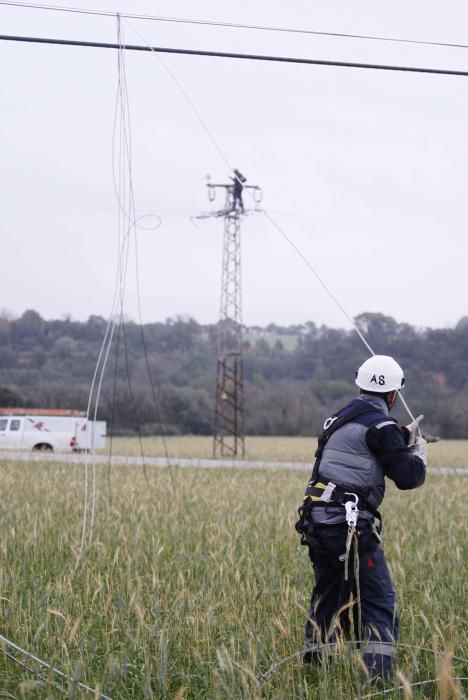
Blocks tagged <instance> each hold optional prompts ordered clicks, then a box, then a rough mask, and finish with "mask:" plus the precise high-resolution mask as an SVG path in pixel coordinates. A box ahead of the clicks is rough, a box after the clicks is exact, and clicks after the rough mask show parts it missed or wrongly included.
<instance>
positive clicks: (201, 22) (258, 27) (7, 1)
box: [0, 0, 468, 49]
mask: <svg viewBox="0 0 468 700" xmlns="http://www.w3.org/2000/svg"><path fill="white" fill-rule="evenodd" d="M0 5H9V6H11V7H23V8H28V9H34V10H50V11H55V12H68V13H75V14H83V15H95V16H101V17H114V16H115V14H116V13H115V12H111V11H109V10H94V9H89V8H79V7H63V6H60V5H44V4H39V3H30V2H13V1H12V0H0ZM119 14H120V16H121V17H123V18H125V19H137V20H146V21H152V22H171V23H175V24H194V25H198V26H202V27H217V28H222V29H243V30H255V31H262V32H279V33H284V34H303V35H306V36H320V37H326V38H339V39H360V40H364V41H385V42H391V43H399V44H416V45H420V46H443V47H446V48H455V49H467V48H468V45H467V44H457V43H452V42H445V41H427V40H424V39H402V38H400V37H388V36H375V35H372V34H350V33H346V32H324V31H318V30H314V29H301V28H298V27H275V26H271V25H263V24H242V23H240V22H220V21H216V20H208V19H193V18H183V17H163V16H157V15H143V14H132V13H126V12H120V13H119Z"/></svg>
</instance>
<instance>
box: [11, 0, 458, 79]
mask: <svg viewBox="0 0 468 700" xmlns="http://www.w3.org/2000/svg"><path fill="white" fill-rule="evenodd" d="M0 1H1V0H0ZM0 41H18V42H26V43H32V44H52V45H58V46H82V47H86V48H97V49H120V48H121V47H120V46H119V44H113V43H109V42H102V41H78V40H73V39H50V38H46V37H33V36H17V35H11V34H0ZM124 48H125V50H126V51H153V52H154V53H168V54H179V55H185V56H205V57H208V58H235V59H242V60H248V61H267V62H275V63H296V64H302V65H314V66H332V67H335V68H365V69H371V70H385V71H397V72H403V73H426V74H430V75H451V76H458V77H464V78H467V77H468V71H466V70H449V69H447V68H422V67H417V66H396V65H389V64H383V63H357V62H355V61H330V60H325V59H316V58H297V57H296V58H295V57H293V56H274V55H264V54H248V53H236V52H227V51H202V50H200V49H178V48H169V47H163V46H141V45H140V44H126V45H125V46H124Z"/></svg>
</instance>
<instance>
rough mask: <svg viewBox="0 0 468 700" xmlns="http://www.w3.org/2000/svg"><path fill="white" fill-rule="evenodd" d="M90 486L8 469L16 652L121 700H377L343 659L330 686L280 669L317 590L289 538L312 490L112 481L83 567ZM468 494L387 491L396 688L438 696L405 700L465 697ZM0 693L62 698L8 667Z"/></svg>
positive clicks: (282, 482)
mask: <svg viewBox="0 0 468 700" xmlns="http://www.w3.org/2000/svg"><path fill="white" fill-rule="evenodd" d="M82 469H83V468H82V467H80V466H77V465H69V466H61V465H57V464H43V465H42V464H14V463H13V462H5V461H4V462H1V463H0V488H1V494H2V504H1V509H0V520H1V532H2V539H1V546H0V555H1V558H2V562H1V563H2V566H1V570H0V571H1V574H0V575H1V589H0V596H1V599H0V603H1V621H2V628H1V629H2V634H3V635H4V636H6V637H7V638H8V639H10V640H13V641H15V642H16V643H18V644H20V645H21V646H22V647H24V648H26V649H28V650H29V651H31V652H33V653H34V654H36V655H37V656H39V657H40V658H41V659H44V660H47V661H48V662H49V663H52V664H53V665H55V666H57V667H58V668H60V669H62V670H63V671H64V672H65V673H67V675H69V676H70V677H71V678H74V679H76V680H81V681H83V682H86V683H87V684H89V685H91V686H93V687H99V688H100V689H101V690H102V691H103V692H105V693H106V694H108V695H110V696H111V697H112V698H113V699H114V700H115V698H171V699H172V698H177V700H182V698H187V699H188V698H190V699H192V698H194V699H195V698H197V699H198V698H199V699H202V698H216V699H218V698H219V699H223V698H226V699H227V698H284V699H285V700H286V699H287V698H288V699H289V698H353V697H360V696H365V695H366V694H368V693H371V692H373V691H374V692H375V689H373V688H369V687H368V686H365V685H363V683H362V673H361V665H360V661H359V658H358V656H357V655H352V654H351V655H348V654H347V653H346V650H344V651H343V653H340V654H338V656H337V658H336V659H335V661H334V662H333V664H332V665H331V666H329V667H327V668H322V669H319V670H310V669H304V668H302V667H301V664H300V655H297V656H295V657H294V658H292V659H291V660H290V661H288V662H286V663H284V664H283V665H280V666H278V667H277V668H275V666H274V665H275V664H276V663H278V662H279V661H280V660H282V659H284V658H286V657H288V656H290V655H293V654H295V653H296V652H300V650H301V647H302V634H303V625H304V622H305V615H306V610H307V607H308V598H309V594H310V588H311V585H312V572H311V567H310V564H309V563H308V558H307V554H306V551H305V548H303V547H300V546H299V542H298V537H297V536H296V534H295V532H294V528H293V523H294V521H295V519H296V507H297V504H298V503H299V501H300V500H301V497H302V493H303V489H304V474H302V473H286V472H282V471H272V472H267V471H236V470H216V471H215V470H192V469H184V470H177V469H175V470H174V471H173V479H172V480H171V478H170V474H169V472H168V471H167V470H166V469H148V476H149V481H148V482H146V481H145V479H144V476H143V474H142V472H141V471H140V470H139V469H138V468H136V467H114V468H113V471H112V474H111V479H110V485H111V492H109V489H108V481H107V467H105V466H104V467H100V468H99V473H98V481H99V498H98V510H97V519H96V533H95V541H94V543H93V544H92V546H91V547H90V548H89V550H88V551H87V552H86V553H85V555H84V556H83V557H82V558H81V559H80V558H79V545H80V537H81V518H82V495H83V494H82V481H83V476H82ZM466 479H467V477H456V476H442V477H440V476H437V475H430V476H429V478H428V481H427V483H426V485H425V486H424V487H423V488H422V489H418V490H417V491H413V492H398V491H397V490H396V489H394V488H391V487H390V488H389V490H388V495H387V497H386V499H385V503H384V516H385V518H386V522H385V540H384V546H385V549H386V552H387V555H388V559H389V562H390V565H391V568H392V570H393V575H394V580H395V584H396V587H397V590H398V593H399V603H400V612H401V618H402V622H401V632H400V642H401V643H402V644H404V645H408V646H403V647H401V648H400V649H399V653H398V666H399V673H400V674H402V676H401V677H402V678H403V681H404V683H412V682H415V681H423V680H431V679H436V678H438V679H439V680H438V682H437V683H435V684H433V685H427V686H421V687H420V689H418V688H415V689H414V690H412V689H411V688H409V687H408V689H407V690H406V691H405V692H406V694H405V695H404V697H406V698H410V697H415V698H431V697H440V698H444V699H445V700H447V699H448V698H461V697H462V689H461V687H460V684H459V683H458V682H457V681H453V680H451V678H452V676H467V675H468V669H467V668H466V667H463V662H462V661H459V660H456V659H453V660H452V661H451V655H452V654H454V655H455V656H457V657H463V656H464V657H466V656H467V650H466V648H465V649H464V648H463V643H464V639H465V633H466V628H465V623H466V621H465V620H464V619H463V616H464V610H465V605H466V585H465V578H464V572H463V562H464V547H466V528H465V524H464V521H465V518H466V508H465V505H466V498H467V487H468V481H467V480H466ZM465 555H466V550H465ZM435 650H437V651H438V652H440V654H434V653H433V651H435ZM29 663H30V664H31V665H32V666H33V667H34V663H33V662H29ZM269 670H271V672H269ZM401 682H402V681H398V679H397V680H396V683H395V684H400V683H401ZM0 691H1V692H0V697H22V698H55V697H62V696H63V695H62V693H61V692H60V691H59V690H57V689H55V688H54V687H53V686H52V685H51V684H50V683H48V682H47V680H46V681H41V680H40V678H39V677H38V676H34V674H32V673H29V672H27V671H26V670H25V669H23V668H21V667H19V666H17V665H16V664H15V663H14V662H13V661H11V660H10V659H8V658H6V657H5V656H4V655H3V654H1V653H0ZM67 692H68V693H69V695H68V697H70V698H78V697H86V695H85V694H83V693H82V692H80V691H79V690H76V689H75V690H74V689H73V685H71V686H69V687H67ZM88 697H89V696H88ZM383 697H386V698H392V697H394V698H396V697H401V695H400V694H399V693H398V694H397V693H395V694H393V693H390V694H388V695H386V696H383Z"/></svg>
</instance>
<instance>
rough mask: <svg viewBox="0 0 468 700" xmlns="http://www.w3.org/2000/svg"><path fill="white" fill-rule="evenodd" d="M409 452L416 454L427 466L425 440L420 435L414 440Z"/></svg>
mask: <svg viewBox="0 0 468 700" xmlns="http://www.w3.org/2000/svg"><path fill="white" fill-rule="evenodd" d="M410 451H411V454H413V455H416V457H419V458H420V459H422V461H423V462H424V464H425V466H426V467H427V442H426V440H425V439H424V438H422V437H417V438H416V440H415V442H414V443H413V444H412V445H411V447H410Z"/></svg>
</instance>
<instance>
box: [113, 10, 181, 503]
mask: <svg viewBox="0 0 468 700" xmlns="http://www.w3.org/2000/svg"><path fill="white" fill-rule="evenodd" d="M118 40H119V44H120V45H121V50H120V51H119V76H121V77H120V84H121V94H120V102H121V105H122V110H123V120H124V124H125V133H126V138H125V149H126V158H127V170H128V203H127V205H126V206H124V207H123V208H122V206H121V209H122V212H123V214H124V216H125V217H126V219H127V221H128V223H129V227H130V229H134V230H135V235H134V239H133V240H134V255H135V280H136V298H137V313H138V321H139V328H140V339H141V346H142V350H143V356H144V361H145V369H146V374H147V377H148V382H149V387H150V392H151V398H152V402H153V409H154V412H155V417H156V421H157V423H158V425H159V437H160V438H161V440H162V444H163V451H164V456H165V459H166V464H167V468H168V470H169V474H170V478H171V483H172V487H173V489H174V488H175V481H174V475H173V469H172V465H171V462H170V459H169V450H168V445H167V440H166V435H165V431H164V426H163V420H162V406H161V400H160V391H159V387H157V384H156V381H155V379H154V377H153V372H152V371H151V367H150V364H149V357H148V348H147V343H146V336H145V331H144V325H143V313H142V304H141V284H140V268H139V254H138V237H137V235H136V228H139V227H140V226H141V225H140V224H139V222H140V221H141V220H142V218H143V217H139V218H137V216H136V205H135V192H134V186H133V175H132V146H131V121H130V103H129V97H128V86H127V73H126V63H125V42H124V39H123V34H122V26H121V20H120V16H118ZM117 199H118V200H119V203H120V205H121V201H120V196H119V193H117ZM158 218H159V217H158ZM160 221H161V220H160V219H159V222H160ZM142 228H146V227H142ZM124 337H125V340H126V336H125V329H124ZM126 357H127V352H126ZM127 377H129V369H128V367H127ZM130 393H131V396H132V397H133V392H132V390H131V388H130ZM132 401H133V405H134V411H135V415H136V413H137V407H136V402H135V400H134V398H132ZM137 426H138V435H139V440H140V450H141V454H142V457H143V471H144V474H145V479H146V480H147V481H148V476H147V472H146V465H145V462H144V454H143V444H142V442H141V435H140V433H139V420H138V418H137Z"/></svg>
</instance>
